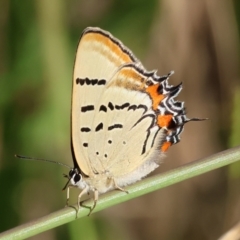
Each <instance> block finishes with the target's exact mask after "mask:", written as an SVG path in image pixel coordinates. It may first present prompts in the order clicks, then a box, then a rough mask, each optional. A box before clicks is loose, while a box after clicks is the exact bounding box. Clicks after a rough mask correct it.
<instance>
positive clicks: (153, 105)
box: [66, 27, 204, 214]
mask: <svg viewBox="0 0 240 240" xmlns="http://www.w3.org/2000/svg"><path fill="white" fill-rule="evenodd" d="M172 74H173V71H171V72H170V73H169V74H167V75H164V76H158V75H157V73H156V71H147V70H146V69H145V68H144V67H143V65H142V64H141V62H140V61H139V60H138V59H137V58H136V57H135V56H134V54H133V53H132V52H131V50H129V49H128V48H127V47H126V46H124V45H123V44H122V42H121V41H120V40H118V39H117V38H115V37H113V36H112V35H111V34H110V33H109V32H107V31H104V30H102V29H100V28H97V27H88V28H86V29H85V30H84V31H83V33H82V36H81V39H80V42H79V45H78V49H77V53H76V60H75V66H74V73H73V89H72V110H71V149H72V156H73V163H74V168H72V169H71V170H70V172H69V176H68V179H69V181H68V183H67V185H66V187H67V202H68V199H69V188H70V187H77V188H80V189H81V192H80V194H79V196H78V209H79V208H80V202H81V199H82V197H83V195H85V194H89V193H90V192H92V193H93V200H94V204H93V206H92V208H91V211H90V213H91V212H92V211H93V209H94V208H95V206H96V204H97V201H98V198H99V194H102V193H105V192H108V191H110V190H113V189H118V190H120V191H125V192H127V191H126V190H125V189H124V187H125V186H127V185H130V184H133V183H135V182H136V181H139V180H141V179H142V178H143V177H145V176H146V175H148V174H149V173H150V172H152V171H153V170H154V169H156V168H157V167H158V166H159V165H160V163H161V161H162V159H163V157H164V155H165V154H164V153H165V152H166V151H167V150H168V148H169V147H170V146H172V145H173V144H176V143H178V142H179V141H180V137H179V136H180V133H181V132H182V131H183V127H184V124H185V123H187V122H189V121H200V120H204V119H199V118H191V119H189V118H187V116H186V113H185V108H184V103H183V102H180V101H177V100H175V98H176V97H177V96H178V94H179V92H180V91H181V90H182V83H180V84H179V85H177V86H172V85H170V84H169V83H168V80H169V78H170V76H171V75H172ZM90 213H89V214H90Z"/></svg>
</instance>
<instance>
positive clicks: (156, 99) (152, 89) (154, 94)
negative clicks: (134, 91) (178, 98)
mask: <svg viewBox="0 0 240 240" xmlns="http://www.w3.org/2000/svg"><path fill="white" fill-rule="evenodd" d="M159 85H160V83H158V84H154V85H152V86H149V87H148V88H147V89H146V92H147V93H148V94H149V95H150V96H151V98H152V101H153V105H152V107H153V110H157V108H158V105H159V104H160V102H161V101H162V100H163V99H164V97H165V96H164V95H163V94H159V93H158V91H157V89H158V87H159Z"/></svg>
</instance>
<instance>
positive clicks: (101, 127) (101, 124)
mask: <svg viewBox="0 0 240 240" xmlns="http://www.w3.org/2000/svg"><path fill="white" fill-rule="evenodd" d="M101 129H103V123H99V124H98V125H97V126H96V129H95V131H96V132H98V131H100V130H101Z"/></svg>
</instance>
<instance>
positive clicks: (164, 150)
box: [161, 142, 172, 152]
mask: <svg viewBox="0 0 240 240" xmlns="http://www.w3.org/2000/svg"><path fill="white" fill-rule="evenodd" d="M171 146H172V143H171V142H164V143H163V145H162V146H161V150H162V152H166V151H167V150H168V149H169V147H171Z"/></svg>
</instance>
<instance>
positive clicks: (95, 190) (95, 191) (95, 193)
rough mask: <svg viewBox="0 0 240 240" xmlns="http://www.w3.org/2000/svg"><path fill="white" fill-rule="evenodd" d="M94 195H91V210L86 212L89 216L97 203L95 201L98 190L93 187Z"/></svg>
mask: <svg viewBox="0 0 240 240" xmlns="http://www.w3.org/2000/svg"><path fill="white" fill-rule="evenodd" d="M93 194H94V197H93V206H92V207H91V210H90V212H89V214H88V216H90V214H91V213H92V211H93V210H94V208H95V207H96V205H97V201H98V190H97V189H94V192H93Z"/></svg>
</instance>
